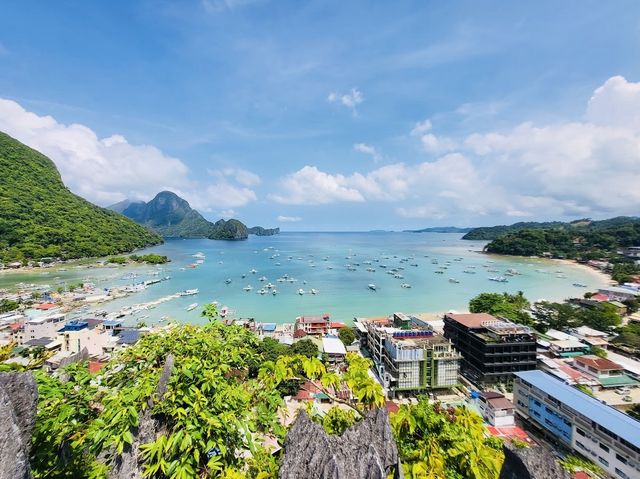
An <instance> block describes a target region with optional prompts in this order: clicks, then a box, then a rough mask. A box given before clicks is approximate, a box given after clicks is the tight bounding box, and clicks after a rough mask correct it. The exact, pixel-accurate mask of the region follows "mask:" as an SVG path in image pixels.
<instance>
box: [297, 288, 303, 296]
mask: <svg viewBox="0 0 640 479" xmlns="http://www.w3.org/2000/svg"><path fill="white" fill-rule="evenodd" d="M298 294H299V295H300V296H302V295H303V294H304V289H302V288H300V289H299V290H298Z"/></svg>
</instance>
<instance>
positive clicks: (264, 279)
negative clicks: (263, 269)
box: [259, 276, 267, 281]
mask: <svg viewBox="0 0 640 479" xmlns="http://www.w3.org/2000/svg"><path fill="white" fill-rule="evenodd" d="M266 280H267V277H266V276H261V277H260V279H259V281H266Z"/></svg>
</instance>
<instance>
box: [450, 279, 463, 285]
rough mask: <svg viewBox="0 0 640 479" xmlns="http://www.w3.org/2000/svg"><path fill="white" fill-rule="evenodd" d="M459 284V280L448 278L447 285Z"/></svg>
mask: <svg viewBox="0 0 640 479" xmlns="http://www.w3.org/2000/svg"><path fill="white" fill-rule="evenodd" d="M459 282H460V280H457V279H455V278H449V283H453V284H458V283H459Z"/></svg>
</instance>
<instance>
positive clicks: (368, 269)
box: [367, 268, 376, 273]
mask: <svg viewBox="0 0 640 479" xmlns="http://www.w3.org/2000/svg"><path fill="white" fill-rule="evenodd" d="M367 271H369V273H375V272H376V270H375V269H373V268H367Z"/></svg>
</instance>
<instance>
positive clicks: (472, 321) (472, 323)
mask: <svg viewBox="0 0 640 479" xmlns="http://www.w3.org/2000/svg"><path fill="white" fill-rule="evenodd" d="M445 317H446V318H449V319H451V320H453V321H456V322H457V323H460V324H462V325H463V326H466V327H467V328H483V327H484V326H483V323H484V322H485V321H495V320H496V318H495V317H493V316H491V315H490V314H487V313H468V314H450V313H449V314H446V315H445Z"/></svg>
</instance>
